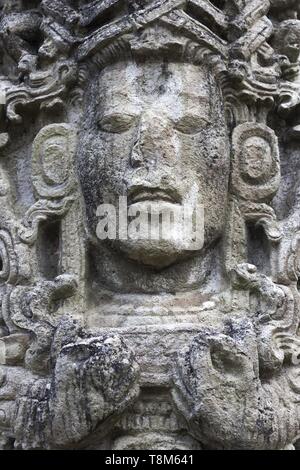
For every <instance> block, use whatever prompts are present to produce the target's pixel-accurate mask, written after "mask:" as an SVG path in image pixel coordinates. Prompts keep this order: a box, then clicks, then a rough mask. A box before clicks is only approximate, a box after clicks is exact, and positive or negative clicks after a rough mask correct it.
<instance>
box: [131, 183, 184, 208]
mask: <svg viewBox="0 0 300 470" xmlns="http://www.w3.org/2000/svg"><path fill="white" fill-rule="evenodd" d="M143 201H166V202H170V203H172V204H179V203H180V202H181V198H180V196H179V194H178V192H177V191H176V190H175V189H171V188H170V189H161V188H152V187H144V186H143V187H139V188H134V189H132V190H130V191H129V193H128V205H131V204H135V203H137V202H143Z"/></svg>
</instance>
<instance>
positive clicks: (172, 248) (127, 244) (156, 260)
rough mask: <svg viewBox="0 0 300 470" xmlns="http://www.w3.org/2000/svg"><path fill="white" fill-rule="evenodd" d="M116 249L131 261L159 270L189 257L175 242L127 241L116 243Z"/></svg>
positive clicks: (189, 252)
mask: <svg viewBox="0 0 300 470" xmlns="http://www.w3.org/2000/svg"><path fill="white" fill-rule="evenodd" d="M118 249H119V250H120V251H121V252H122V253H123V254H124V255H125V256H126V257H127V258H128V259H129V260H131V261H134V262H136V263H138V264H142V265H144V266H150V267H152V268H154V269H157V270H160V269H164V268H167V267H168V266H171V265H172V264H175V263H177V262H179V261H182V260H183V259H188V258H189V257H190V256H191V253H195V252H191V251H187V250H184V249H183V247H182V245H181V244H179V243H176V241H169V240H127V241H122V242H120V241H119V243H118Z"/></svg>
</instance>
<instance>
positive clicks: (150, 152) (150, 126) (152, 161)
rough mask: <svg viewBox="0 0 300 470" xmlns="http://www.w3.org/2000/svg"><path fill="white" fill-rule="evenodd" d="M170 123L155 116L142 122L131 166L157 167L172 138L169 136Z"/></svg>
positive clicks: (134, 146)
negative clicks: (167, 143) (145, 165)
mask: <svg viewBox="0 0 300 470" xmlns="http://www.w3.org/2000/svg"><path fill="white" fill-rule="evenodd" d="M169 133H170V132H169V131H168V123H167V122H166V120H164V119H162V118H160V117H157V116H155V115H153V114H151V115H148V116H147V119H143V120H142V121H141V122H140V125H139V128H138V133H137V136H136V139H135V142H134V145H133V149H132V153H131V164H132V166H133V167H138V166H141V165H143V164H147V166H155V165H156V163H157V162H158V160H159V159H160V158H161V157H162V156H163V155H165V153H166V149H165V148H164V147H165V145H166V142H168V140H169V138H170V136H169V135H167V134H169Z"/></svg>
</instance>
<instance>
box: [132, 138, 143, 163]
mask: <svg viewBox="0 0 300 470" xmlns="http://www.w3.org/2000/svg"><path fill="white" fill-rule="evenodd" d="M130 160H131V165H132V166H133V168H137V167H139V166H140V165H141V163H142V155H141V150H140V146H139V142H138V141H137V140H136V141H135V143H134V146H133V148H132V152H131V158H130Z"/></svg>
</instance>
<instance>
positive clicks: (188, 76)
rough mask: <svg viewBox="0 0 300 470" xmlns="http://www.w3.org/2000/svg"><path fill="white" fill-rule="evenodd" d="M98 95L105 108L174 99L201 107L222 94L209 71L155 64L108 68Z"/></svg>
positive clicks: (158, 62)
mask: <svg viewBox="0 0 300 470" xmlns="http://www.w3.org/2000/svg"><path fill="white" fill-rule="evenodd" d="M98 91H99V93H98V96H99V99H100V101H101V103H102V104H103V105H105V104H107V103H110V104H116V103H117V102H118V101H120V102H124V101H126V102H128V101H131V102H132V103H135V104H138V103H139V102H143V103H145V102H146V103H147V102H148V103H149V104H151V102H153V101H157V100H160V101H161V102H167V101H168V100H169V99H170V98H171V99H172V98H175V99H177V100H182V99H184V100H190V101H191V104H192V103H194V104H195V103H197V104H201V103H207V102H209V101H210V100H211V98H212V96H214V95H216V93H217V94H218V86H217V83H216V81H215V79H214V77H213V76H212V75H211V73H210V72H209V70H208V68H207V67H204V66H196V65H193V64H188V63H167V62H165V61H159V60H158V61H155V60H153V61H149V62H147V63H136V62H133V61H132V62H119V63H116V64H113V65H110V66H107V67H106V68H105V69H104V70H103V71H102V72H101V74H100V76H99V80H98Z"/></svg>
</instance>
